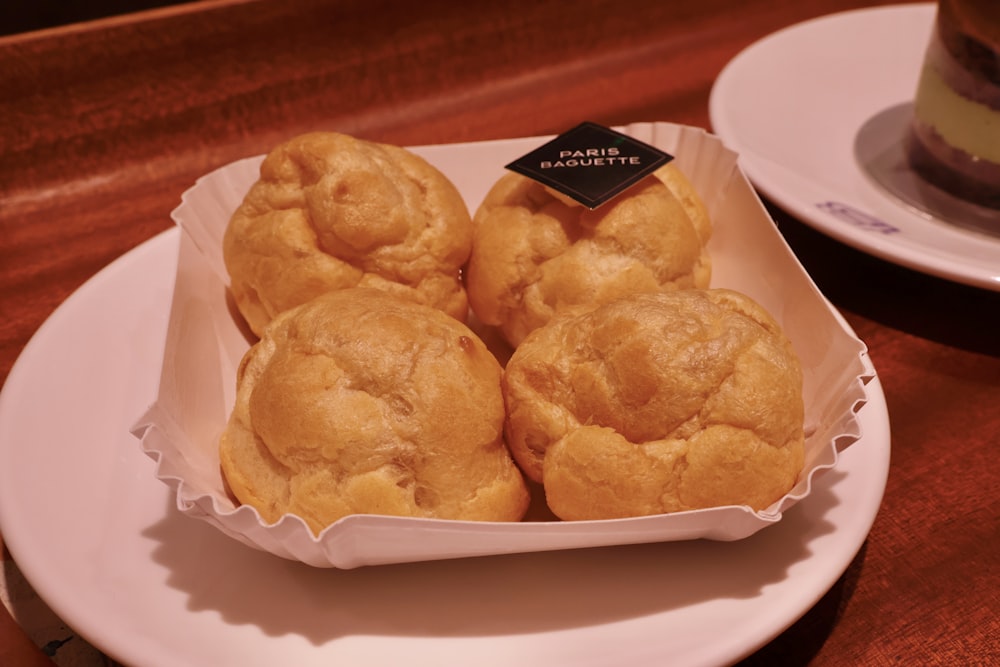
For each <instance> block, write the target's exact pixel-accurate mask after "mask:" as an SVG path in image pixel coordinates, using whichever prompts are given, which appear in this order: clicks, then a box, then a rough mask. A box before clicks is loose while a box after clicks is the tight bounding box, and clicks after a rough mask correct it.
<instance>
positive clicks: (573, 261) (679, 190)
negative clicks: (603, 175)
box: [465, 163, 712, 347]
mask: <svg viewBox="0 0 1000 667" xmlns="http://www.w3.org/2000/svg"><path fill="white" fill-rule="evenodd" d="M675 193H676V194H675ZM711 233H712V229H711V224H710V222H709V219H708V215H707V213H706V212H705V207H704V205H703V204H702V202H701V199H700V198H699V196H698V194H697V193H696V192H695V191H694V189H693V188H692V186H691V184H690V183H689V182H688V180H687V179H686V178H685V177H684V175H683V173H682V172H681V171H680V170H679V169H677V167H676V166H674V165H673V164H672V163H671V164H669V165H667V167H664V168H662V169H661V170H659V172H658V173H657V174H656V176H649V177H647V178H646V179H645V180H643V181H641V182H640V183H639V184H637V185H635V186H633V187H632V188H631V189H630V190H628V191H627V192H626V193H624V194H622V195H619V196H618V197H617V198H615V199H613V200H612V201H610V202H608V203H606V204H604V205H603V206H601V207H599V208H597V209H596V210H589V209H587V208H586V207H584V206H582V205H580V204H577V203H576V202H573V201H572V200H570V199H569V198H567V197H564V196H562V195H559V194H557V193H555V192H553V191H552V190H549V189H548V188H546V187H545V186H543V185H542V184H540V183H538V182H536V181H534V180H531V179H529V178H527V177H525V176H521V175H520V174H516V173H508V174H505V175H504V176H502V177H501V178H500V179H499V180H498V181H497V183H496V184H494V186H493V188H492V189H491V190H490V191H489V193H487V195H486V197H485V198H484V200H483V203H482V204H481V205H480V207H479V208H478V210H477V211H476V215H475V217H474V236H473V245H472V255H471V257H470V258H469V264H468V266H467V268H466V274H465V284H466V290H467V291H468V295H469V303H470V305H471V306H472V310H473V311H474V312H475V314H476V316H477V317H478V318H479V319H480V320H482V321H483V322H484V323H485V324H488V325H491V326H496V327H499V328H500V330H501V331H502V333H503V335H504V337H505V338H506V339H507V341H508V342H509V343H510V344H511V345H512V346H514V347H516V346H517V345H518V344H519V343H520V342H521V340H523V339H524V337H525V336H526V335H527V334H528V333H529V332H530V331H532V330H533V329H536V328H537V327H539V326H541V325H543V324H545V323H546V322H547V321H548V320H549V319H550V318H551V317H552V316H553V314H555V313H556V312H558V311H559V310H561V309H563V308H566V307H572V306H577V305H583V304H594V303H606V302H608V301H611V300H612V299H615V298H618V297H620V296H623V295H625V294H629V293H632V292H655V291H663V290H670V289H676V288H688V287H702V288H703V287H708V285H709V280H710V278H711V262H710V258H709V255H708V251H707V249H706V247H705V246H706V244H707V243H708V240H709V237H710V236H711Z"/></svg>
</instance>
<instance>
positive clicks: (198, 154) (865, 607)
mask: <svg viewBox="0 0 1000 667" xmlns="http://www.w3.org/2000/svg"><path fill="white" fill-rule="evenodd" d="M872 4H892V3H871V2H864V1H862V0H767V1H765V0H756V1H754V0H751V1H749V2H744V1H742V0H676V1H674V2H661V1H659V0H615V1H610V0H590V1H587V2H580V3H573V5H572V9H570V8H569V5H568V3H565V2H557V1H556V0H535V1H534V2H527V1H522V0H496V1H494V2H491V3H470V2H464V1H462V2H459V1H448V0H427V1H425V2H421V3H411V2H401V1H392V0H365V1H363V2H362V1H358V0H341V1H339V2H321V1H319V0H287V1H283V2H266V1H263V0H258V1H252V0H248V1H235V2H233V1H229V2H212V1H209V2H198V3H193V4H190V5H184V6H180V7H177V8H172V9H165V10H155V11H151V12H146V13H140V14H135V15H130V16H125V17H121V18H116V19H109V20H101V21H97V22H93V23H88V24H80V25H75V26H69V27H65V28H58V29H53V30H46V31H41V32H36V33H25V34H21V35H13V36H9V37H3V38H0V91H2V95H0V119H2V123H0V313H2V315H3V317H2V318H0V379H5V378H6V376H7V374H8V372H9V371H10V368H11V366H12V364H13V363H14V361H15V359H16V357H17V356H18V354H19V353H20V352H21V350H22V349H23V347H24V345H25V344H26V343H27V341H28V340H29V338H30V337H31V335H32V334H33V333H34V331H35V330H36V329H37V328H38V327H39V326H40V325H41V324H42V322H43V321H44V320H45V318H46V317H48V316H49V315H50V314H51V312H52V311H53V309H55V308H56V307H57V306H58V305H59V304H60V303H61V302H62V301H63V300H64V299H65V298H66V297H67V296H69V295H70V294H71V293H72V292H73V290H74V289H76V288H77V287H79V286H80V285H81V284H82V283H83V282H84V281H86V280H87V279H88V278H89V277H90V276H92V275H93V274H94V273H95V272H96V271H98V270H99V269H100V268H101V267H103V266H104V265H106V264H107V263H108V262H110V261H111V260H112V259H114V258H115V257H117V256H119V255H121V254H122V253H124V252H125V251H127V250H128V249H130V248H132V247H134V246H136V245H137V244H139V243H140V242H142V241H144V240H146V239H148V238H150V237H151V236H153V235H155V234H156V233H158V232H160V231H162V230H164V229H166V228H168V227H169V226H170V224H171V222H170V218H169V214H170V211H171V209H173V208H174V207H175V206H176V205H177V203H178V201H179V196H180V193H181V192H182V191H183V190H185V189H186V188H187V187H189V186H190V185H191V184H192V183H193V182H194V180H195V179H196V178H197V177H198V176H200V175H201V174H203V173H205V172H207V171H209V170H211V169H213V168H215V167H217V166H220V165H222V164H224V163H226V162H229V161H231V160H233V159H237V158H240V157H244V156H248V155H254V154H258V153H262V152H265V151H266V150H268V149H269V148H270V147H271V146H273V145H274V144H275V143H277V142H278V141H280V140H282V139H284V138H287V137H289V136H292V135H294V134H297V133H300V132H302V131H306V130H310V129H336V130H339V131H342V132H347V133H351V134H355V135H358V136H361V137H365V138H370V139H377V140H381V141H387V142H392V143H398V144H403V145H414V144H428V143H446V142H458V141H468V140H482V139H494V138H507V137H515V136H524V135H536V134H550V133H555V132H559V131H561V130H563V129H566V128H568V127H569V126H571V125H574V124H575V123H577V122H579V121H580V120H584V119H587V120H593V121H596V122H600V123H606V124H619V123H628V122H634V121H651V120H665V121H673V122H680V123H685V124H691V125H698V126H703V127H707V126H708V124H709V120H708V95H709V92H710V90H711V86H712V83H713V82H714V80H715V77H716V76H717V75H718V73H719V71H720V70H721V69H722V67H723V66H724V65H725V64H726V63H727V62H728V61H729V60H730V59H731V58H732V57H734V56H735V55H736V54H737V53H738V52H739V51H740V50H741V49H743V48H744V47H746V46H748V45H749V44H751V43H752V42H754V41H755V40H757V39H760V38H761V37H764V36H765V35H767V34H769V33H771V32H773V31H775V30H777V29H780V28H782V27H785V26H787V25H791V24H793V23H796V22H799V21H802V20H805V19H808V18H811V17H815V16H820V15H823V14H827V13H831V12H835V11H841V10H848V9H851V8H855V7H860V6H867V5H872ZM886 39H892V36H891V35H887V36H886ZM845 48H846V45H845ZM773 212H774V215H775V218H776V220H777V221H778V224H779V228H780V229H781V230H782V232H783V233H784V234H785V236H786V238H787V239H788V241H789V243H790V244H791V245H792V247H793V249H794V250H795V251H796V253H797V254H798V255H799V257H800V259H801V260H802V262H803V264H804V265H805V266H806V268H807V269H808V270H809V271H810V272H811V273H812V275H813V276H814V278H815V279H816V281H817V283H818V284H819V286H820V287H821V289H822V290H823V291H824V292H825V293H826V294H827V295H828V296H829V298H830V299H831V301H832V302H833V303H834V304H835V305H836V306H837V307H838V308H839V309H840V310H841V312H842V313H843V314H844V315H845V317H846V318H847V320H848V321H849V322H850V324H851V325H852V326H853V327H855V329H856V330H857V332H858V333H859V335H860V336H861V337H862V338H863V339H864V340H865V341H866V343H867V344H868V346H869V348H870V352H871V357H872V359H873V361H874V363H875V365H876V368H877V369H878V371H879V374H880V376H881V379H882V383H883V386H884V388H885V393H886V398H887V402H888V407H889V413H890V419H891V422H892V429H893V459H892V465H891V470H890V478H889V484H888V488H887V490H886V497H885V501H884V504H883V507H882V510H881V512H880V514H879V516H878V519H877V520H876V523H875V526H874V528H873V530H872V533H871V535H870V537H869V539H868V541H867V542H866V544H865V546H864V547H863V549H862V550H861V552H860V553H859V554H858V556H857V557H856V558H855V560H854V561H853V562H852V564H851V565H850V567H849V568H848V569H847V571H846V572H845V574H844V576H843V577H842V578H841V580H840V581H839V582H838V583H837V584H836V585H835V586H834V587H833V589H832V590H831V591H830V592H829V593H828V594H827V595H826V596H825V597H824V598H823V599H822V600H821V601H820V602H819V603H818V604H817V605H816V607H815V608H813V609H812V610H811V611H810V612H809V613H807V614H806V615H805V616H804V617H803V618H802V619H801V620H800V621H799V622H797V623H796V624H795V625H793V626H792V627H791V628H789V629H788V630H787V631H786V632H785V633H783V634H782V635H781V636H779V637H777V638H776V639H774V641H772V642H771V643H769V644H768V645H767V646H765V647H764V648H762V649H761V650H760V651H759V652H758V653H756V654H755V655H754V656H752V657H750V658H748V659H747V660H746V661H745V663H744V664H745V665H774V664H790V665H802V664H807V663H808V664H811V665H824V666H825V665H831V666H832V665H838V666H839V665H911V664H920V665H991V664H998V658H997V656H1000V639H998V637H1000V624H998V621H997V617H996V611H995V610H996V609H998V608H1000V593H998V591H1000V567H998V566H1000V562H998V561H1000V559H998V555H997V545H998V544H1000V534H998V532H1000V506H998V499H997V498H998V496H997V492H996V488H997V482H998V474H997V467H996V464H995V462H994V460H993V458H994V457H993V450H994V448H995V446H996V444H997V442H998V441H1000V333H998V332H1000V294H998V293H995V292H988V291H985V290H979V289H975V288H970V287H965V286H961V285H956V284H953V283H950V282H946V281H943V280H939V279H936V278H932V277H929V276H926V275H923V274H919V273H916V272H913V271H910V270H908V269H904V268H901V267H897V266H894V265H891V264H887V263H885V262H882V261H880V260H877V259H874V258H872V257H869V256H867V255H864V254H862V253H859V252H856V251H854V250H851V249H849V248H847V247H845V246H842V245H840V244H838V243H836V242H835V241H832V240H830V239H829V238H827V237H825V236H822V235H820V234H818V233H816V232H814V231H812V230H811V229H810V228H809V227H807V226H805V225H803V224H802V223H801V222H800V221H798V220H796V219H794V218H792V217H791V216H788V215H787V214H785V213H783V212H782V211H780V210H778V209H777V208H775V209H774V210H773ZM0 629H2V634H0V641H2V642H3V645H2V650H0V656H3V657H4V658H5V659H6V656H7V655H8V654H10V653H11V652H12V651H18V650H19V647H20V648H22V649H23V648H28V649H30V646H28V647H25V645H24V642H21V641H20V640H18V639H11V638H12V637H17V629H16V627H14V626H13V623H12V621H11V620H10V619H9V618H6V617H4V616H3V615H2V614H0ZM27 655H28V653H25V656H27ZM36 657H37V656H36ZM25 659H27V658H25ZM4 664H7V663H6V662H5V663H4ZM11 664H22V663H17V662H11ZM23 664H30V663H23Z"/></svg>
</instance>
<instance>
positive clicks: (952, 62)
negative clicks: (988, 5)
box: [925, 0, 1000, 111]
mask: <svg viewBox="0 0 1000 667" xmlns="http://www.w3.org/2000/svg"><path fill="white" fill-rule="evenodd" d="M997 1H998V2H1000V0H997ZM925 58H926V62H927V64H928V65H930V66H932V67H934V69H936V70H937V71H938V73H939V74H940V75H941V78H942V79H944V81H945V83H947V84H948V86H949V87H950V88H951V89H952V90H954V91H955V92H956V93H958V94H959V95H961V96H962V97H965V98H966V99H969V100H972V101H974V102H978V103H979V104H983V105H986V106H988V107H990V108H991V109H997V110H998V111H1000V82H994V81H991V80H989V79H988V78H983V77H982V76H981V72H980V71H978V70H971V69H968V68H967V67H965V65H964V63H963V62H962V61H961V60H958V59H956V58H955V57H953V53H952V52H951V51H950V50H949V49H948V48H947V47H946V45H945V44H944V43H943V42H942V41H941V39H940V37H939V36H938V35H937V34H935V35H933V36H932V37H931V41H930V44H929V45H928V46H927V54H926V56H925Z"/></svg>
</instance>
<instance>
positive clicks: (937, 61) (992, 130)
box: [907, 0, 1000, 209]
mask: <svg viewBox="0 0 1000 667" xmlns="http://www.w3.org/2000/svg"><path fill="white" fill-rule="evenodd" d="M907 158H908V160H909V163H910V166H911V168H912V169H913V170H914V171H915V172H917V173H918V174H919V175H920V176H921V177H922V178H923V179H924V180H926V181H927V182H929V183H931V184H932V185H934V186H936V187H938V188H940V189H942V190H944V191H945V192H947V193H948V194H950V195H953V196H955V197H958V198H960V199H962V200H965V201H967V202H971V203H974V204H976V205H979V206H985V207H988V208H995V209H1000V0H940V2H939V4H938V12H937V19H936V22H935V27H934V30H933V33H932V35H931V39H930V43H929V45H928V48H927V52H926V55H925V59H924V66H923V70H922V72H921V75H920V81H919V84H918V88H917V93H916V97H915V99H914V118H913V122H912V126H911V129H910V133H909V137H908V141H907Z"/></svg>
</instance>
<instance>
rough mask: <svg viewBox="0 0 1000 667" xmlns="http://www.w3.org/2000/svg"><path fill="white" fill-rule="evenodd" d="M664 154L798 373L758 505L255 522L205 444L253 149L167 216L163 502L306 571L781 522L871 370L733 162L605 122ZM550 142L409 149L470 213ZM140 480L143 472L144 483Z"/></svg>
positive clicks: (685, 130)
mask: <svg viewBox="0 0 1000 667" xmlns="http://www.w3.org/2000/svg"><path fill="white" fill-rule="evenodd" d="M617 129H619V130H621V131H623V132H625V133H626V134H629V135H631V136H634V137H636V138H638V139H640V140H642V141H645V142H647V143H650V144H652V145H654V146H657V147H659V148H661V149H663V150H666V151H667V152H669V153H671V154H673V155H675V156H676V163H677V164H678V166H679V167H680V168H681V170H682V171H684V172H685V173H686V174H687V175H688V177H689V178H690V179H691V181H692V183H693V184H694V186H695V187H696V188H697V189H698V191H699V192H700V193H701V194H702V197H703V199H704V200H705V204H706V206H707V207H708V210H709V214H710V216H711V217H712V219H713V222H714V233H713V237H712V240H711V242H710V244H709V250H710V252H711V255H712V262H713V277H712V286H713V287H728V288H732V289H736V290H739V291H742V292H744V293H746V294H748V295H750V296H751V297H753V298H754V299H756V300H757V301H758V302H759V303H760V304H761V305H763V306H764V307H765V308H767V309H768V310H769V311H770V312H771V313H772V315H774V317H775V318H776V319H777V320H778V321H779V322H780V323H781V324H782V326H783V327H784V329H785V331H786V333H787V334H788V336H789V338H790V339H791V340H792V343H793V345H794V346H795V349H796V351H797V353H798V354H799V356H800V358H801V360H802V365H803V371H804V399H805V406H806V443H805V446H806V458H805V466H804V469H803V472H802V474H801V475H800V477H799V481H798V483H797V484H796V485H795V487H794V488H793V489H792V490H791V492H789V494H787V495H786V496H785V497H784V498H782V499H781V500H779V501H778V502H776V503H775V504H774V505H772V506H771V507H769V508H767V509H766V510H763V511H758V512H754V511H753V510H751V509H750V508H748V507H739V506H731V507H718V508H711V509H704V510H697V511H690V512H679V513H675V514H665V515H657V516H646V517H636V518H631V519H614V520H604V521H578V522H562V521H557V520H541V521H523V522H519V523H499V522H466V521H450V520H434V519H412V518H405V517H390V516H375V515H354V516H348V517H345V518H344V519H342V520H340V521H338V522H336V523H335V524H333V525H331V526H330V527H328V528H327V529H326V530H325V531H323V533H321V534H320V535H319V536H318V537H316V536H314V535H313V534H312V533H311V531H310V530H309V529H308V528H307V526H306V524H305V522H303V521H302V520H301V519H299V518H298V517H295V516H291V515H289V516H285V517H284V518H282V519H281V520H280V521H278V522H277V523H275V524H270V525H269V524H265V523H264V522H263V521H262V520H261V519H260V516H259V515H258V513H257V511H256V510H255V509H253V508H252V507H249V506H242V507H238V506H235V505H234V503H233V501H232V500H231V499H230V498H229V496H227V494H226V492H225V488H224V484H223V480H222V475H221V472H220V469H219V456H218V439H219V436H220V435H221V433H222V430H223V429H224V427H225V424H226V420H227V418H228V415H229V412H230V410H231V408H232V405H233V402H234V399H235V393H236V380H235V378H236V369H237V367H238V365H239V362H240V359H241V358H242V356H243V354H244V352H245V351H246V350H247V349H248V348H249V346H250V340H249V338H248V334H247V333H246V329H245V327H244V326H243V325H242V323H241V321H240V318H239V316H238V315H237V314H236V311H235V309H234V308H233V307H232V305H231V304H230V303H229V301H228V300H227V291H226V284H227V280H228V279H227V275H226V271H225V268H224V265H223V261H222V250H221V241H222V235H223V232H224V230H225V227H226V224H227V223H228V220H229V216H230V214H231V213H232V211H233V210H235V208H236V207H237V206H238V205H239V203H240V202H241V201H242V199H243V196H244V194H245V193H246V191H247V190H248V189H249V187H250V186H251V184H252V183H253V182H254V181H255V180H256V179H257V177H258V167H259V165H260V162H261V161H262V160H263V156H257V157H252V158H247V159H245V160H241V161H238V162H235V163H232V164H230V165H227V166H225V167H222V168H220V169H218V170H216V171H213V172H211V173H209V174H207V175H206V176H204V177H203V178H201V179H199V180H198V182H197V183H196V184H195V185H194V186H193V187H192V188H191V189H189V190H188V191H187V192H185V193H184V195H183V197H182V201H181V204H180V206H178V207H177V209H176V210H175V211H174V212H173V214H172V217H173V219H174V220H175V222H176V223H177V224H178V225H179V226H180V227H181V228H182V230H183V233H182V237H181V247H180V255H179V259H178V267H177V278H176V284H175V289H174V296H173V303H172V308H171V314H170V320H169V325H168V331H167V342H166V349H165V352H164V360H163V368H162V374H161V378H160V387H159V394H158V397H157V400H156V402H155V403H154V404H153V405H152V406H151V407H150V408H149V410H148V411H147V412H146V413H145V414H144V415H143V416H142V418H141V419H139V420H138V422H137V423H136V425H135V426H134V428H133V431H132V432H133V433H134V434H135V435H136V437H138V438H140V439H141V446H142V449H143V451H145V452H146V453H147V454H148V455H149V456H150V457H152V458H153V459H154V460H155V461H157V465H156V477H157V478H158V479H160V480H161V481H162V482H164V483H166V484H167V485H169V486H170V487H171V488H172V489H174V491H175V494H176V503H177V508H178V509H179V510H180V511H181V512H183V513H185V514H187V515H189V516H192V517H197V518H199V519H203V520H205V521H207V522H209V523H211V524H212V525H214V526H215V527H217V528H218V529H219V530H221V531H223V532H224V533H226V534H227V535H229V536H231V537H233V538H234V539H237V540H239V541H241V542H243V543H244V544H246V545H248V546H251V547H254V548H257V549H261V550H263V551H267V552H270V553H272V554H274V555H277V556H280V557H283V558H288V559H292V560H298V561H302V562H304V563H307V564H309V565H313V566H316V567H337V568H345V569H346V568H354V567H359V566H363V565H377V564H386V563H402V562H412V561H422V560H437V559H448V558H462V557H470V556H483V555H495V554H505V553H516V552H532V551H546V550H555V549H574V548H584V547H597V546H609V545H617V544H632V543H644V542H662V541H674V540H690V539H698V538H705V539H712V540H738V539H742V538H745V537H748V536H750V535H752V534H754V533H756V532H757V531H759V530H761V529H763V528H765V527H767V526H769V525H772V524H774V523H776V522H777V521H780V520H781V516H782V513H783V512H785V511H787V510H788V508H790V507H791V506H793V505H794V504H795V503H797V502H799V501H801V500H802V499H804V498H806V497H807V496H808V495H809V491H810V486H811V481H812V480H813V478H814V477H815V475H817V474H819V473H821V472H822V471H824V470H828V469H830V468H832V467H834V466H835V465H836V462H837V455H838V451H840V450H842V449H843V448H844V447H847V446H849V445H850V444H852V443H854V442H856V441H857V440H859V439H860V437H861V435H862V434H861V432H860V426H859V423H858V420H857V415H856V412H857V410H858V409H859V408H860V406H861V405H863V404H864V403H865V401H866V400H867V395H866V390H865V385H866V383H867V382H868V381H869V380H870V379H872V378H873V377H875V371H874V369H873V368H872V366H871V364H870V362H869V360H868V357H867V352H866V348H865V345H864V344H863V343H862V342H861V341H860V340H859V339H858V338H857V337H856V336H855V335H854V333H853V332H852V331H851V330H850V328H849V327H848V326H847V325H846V323H845V322H844V321H843V319H842V318H841V317H840V316H839V315H838V314H837V313H836V311H835V310H834V309H833V307H832V306H831V305H830V304H829V303H828V302H827V301H826V299H825V298H824V297H823V296H822V295H821V294H820V292H819V291H818V290H817V288H816V287H815V285H814V284H813V282H812V281H811V280H810V278H809V276H808V275H807V274H806V272H805V271H804V269H803V268H802V267H801V265H800V264H799V262H798V261H797V260H796V258H795V257H794V255H793V254H792V252H791V250H790V249H789V248H788V246H787V245H786V244H785V242H784V240H783V239H782V238H781V236H780V235H779V233H778V231H777V229H776V227H775V225H774V223H773V221H772V220H771V218H770V217H769V215H768V214H767V211H766V210H765V209H764V207H763V206H762V204H761V203H760V200H759V199H758V198H757V196H756V194H755V193H754V191H753V189H752V188H751V186H750V184H749V182H748V181H747V179H746V177H745V176H744V175H743V173H742V172H741V171H740V170H739V168H738V165H737V156H736V154H735V153H733V152H732V151H730V150H728V149H727V148H726V147H725V146H724V145H723V144H722V142H721V141H720V140H719V139H718V138H717V137H714V136H712V135H710V134H708V133H706V132H705V131H704V130H701V129H699V128H692V127H686V126H680V125H674V124H671V123H637V124H633V125H629V126H627V127H623V128H617ZM551 138H552V137H530V138H523V139H514V140H504V141H489V142H478V143H466V144H451V145H440V146H421V147H413V148H412V150H413V151H414V152H416V153H418V154H420V155H422V156H423V157H425V158H426V159H427V160H429V161H430V162H431V163H432V164H434V165H435V166H436V167H438V168H439V169H440V170H441V171H442V172H444V174H445V175H446V176H448V177H449V178H450V179H451V180H452V181H453V182H454V183H455V185H456V186H457V187H458V189H459V191H460V192H461V193H462V195H463V197H464V198H465V201H466V203H467V204H468V206H469V209H470V212H474V211H475V209H476V207H477V206H478V204H479V202H480V201H481V200H482V198H483V197H484V196H485V194H486V192H487V191H488V190H489V188H490V187H491V186H492V185H493V183H494V182H495V181H496V180H497V179H498V178H499V177H500V176H501V175H502V174H503V165H505V164H507V163H508V162H510V161H512V160H513V159H515V158H517V157H519V156H521V155H523V154H524V153H527V152H528V151H530V150H532V149H533V148H535V147H537V146H539V145H541V144H542V143H544V142H546V141H548V140H549V139H551ZM151 482H152V480H151Z"/></svg>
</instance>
